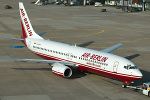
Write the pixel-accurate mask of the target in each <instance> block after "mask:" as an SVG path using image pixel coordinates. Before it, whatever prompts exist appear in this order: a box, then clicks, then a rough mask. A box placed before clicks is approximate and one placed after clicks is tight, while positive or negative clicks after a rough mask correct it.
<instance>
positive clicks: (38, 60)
mask: <svg viewBox="0 0 150 100" xmlns="http://www.w3.org/2000/svg"><path fill="white" fill-rule="evenodd" d="M0 59H2V60H13V61H22V62H37V63H48V64H50V63H61V64H64V65H68V66H72V67H77V64H75V63H71V62H67V61H55V60H41V59H17V58H0Z"/></svg>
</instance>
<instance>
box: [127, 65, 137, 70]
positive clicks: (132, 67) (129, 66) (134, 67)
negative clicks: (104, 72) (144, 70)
mask: <svg viewBox="0 0 150 100" xmlns="http://www.w3.org/2000/svg"><path fill="white" fill-rule="evenodd" d="M124 68H125V69H127V70H129V69H137V67H136V66H131V65H127V66H124Z"/></svg>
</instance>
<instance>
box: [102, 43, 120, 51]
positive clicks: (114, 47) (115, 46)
mask: <svg viewBox="0 0 150 100" xmlns="http://www.w3.org/2000/svg"><path fill="white" fill-rule="evenodd" d="M122 45H123V44H121V43H119V44H116V45H114V46H111V47H109V48H106V49H103V50H101V51H102V52H107V53H110V52H112V51H114V50H116V49H118V48H119V47H121V46H122Z"/></svg>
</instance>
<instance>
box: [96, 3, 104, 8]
mask: <svg viewBox="0 0 150 100" xmlns="http://www.w3.org/2000/svg"><path fill="white" fill-rule="evenodd" d="M102 6H103V5H102V3H101V2H95V7H102Z"/></svg>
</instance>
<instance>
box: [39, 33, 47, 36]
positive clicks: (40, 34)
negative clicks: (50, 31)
mask: <svg viewBox="0 0 150 100" xmlns="http://www.w3.org/2000/svg"><path fill="white" fill-rule="evenodd" d="M45 33H47V32H43V33H39V34H38V35H39V36H42V35H43V34H45Z"/></svg>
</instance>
